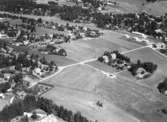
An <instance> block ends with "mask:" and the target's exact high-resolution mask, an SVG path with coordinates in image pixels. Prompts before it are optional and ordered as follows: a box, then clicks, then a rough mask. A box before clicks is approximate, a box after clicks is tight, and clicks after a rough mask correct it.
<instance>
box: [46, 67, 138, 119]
mask: <svg viewBox="0 0 167 122" xmlns="http://www.w3.org/2000/svg"><path fill="white" fill-rule="evenodd" d="M44 82H45V81H44ZM104 82H109V83H110V79H108V78H106V77H105V76H104V75H103V74H101V73H100V72H99V71H95V70H94V69H91V68H89V67H87V66H82V65H77V66H75V67H70V68H68V69H65V70H64V71H63V72H62V73H61V74H59V75H57V76H55V77H53V78H51V79H49V81H47V83H48V84H52V85H54V86H55V87H54V88H53V89H52V90H51V91H49V92H47V93H46V94H44V95H43V96H44V97H47V98H49V99H52V100H53V101H54V102H55V103H57V104H59V105H63V106H65V107H67V108H69V109H70V110H72V111H74V112H76V111H80V112H81V113H82V114H83V115H85V116H86V117H88V118H89V119H91V120H95V119H97V120H98V121H100V122H112V121H115V122H125V121H127V122H137V119H136V118H134V117H132V116H131V115H130V114H128V113H126V112H124V111H123V110H121V109H119V108H117V107H116V106H115V105H113V104H112V102H110V101H107V100H105V99H102V96H101V93H98V91H99V90H98V89H99V88H98V87H100V85H101V84H103V83H104ZM97 100H100V101H101V100H102V101H103V103H104V107H103V108H99V107H97V106H96V105H95V103H96V102H97Z"/></svg>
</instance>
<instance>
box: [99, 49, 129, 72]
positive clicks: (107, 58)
mask: <svg viewBox="0 0 167 122" xmlns="http://www.w3.org/2000/svg"><path fill="white" fill-rule="evenodd" d="M98 61H100V62H103V63H105V64H108V65H110V66H112V67H114V68H116V69H117V70H124V69H128V68H130V59H129V58H128V57H126V56H124V55H122V54H120V53H119V52H118V51H105V52H104V54H103V56H101V57H99V58H98Z"/></svg>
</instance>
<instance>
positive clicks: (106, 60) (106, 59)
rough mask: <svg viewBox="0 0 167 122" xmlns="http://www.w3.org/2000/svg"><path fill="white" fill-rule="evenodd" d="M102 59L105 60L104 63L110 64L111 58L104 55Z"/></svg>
mask: <svg viewBox="0 0 167 122" xmlns="http://www.w3.org/2000/svg"><path fill="white" fill-rule="evenodd" d="M102 58H103V62H104V63H106V64H108V63H109V61H110V60H109V57H108V56H106V55H104V56H103V57H102Z"/></svg>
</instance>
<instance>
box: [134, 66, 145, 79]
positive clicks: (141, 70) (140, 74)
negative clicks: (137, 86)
mask: <svg viewBox="0 0 167 122" xmlns="http://www.w3.org/2000/svg"><path fill="white" fill-rule="evenodd" d="M146 75H148V73H147V71H146V70H145V69H144V68H142V67H140V68H138V69H137V71H136V77H137V78H139V79H143V78H144V77H145V76H146Z"/></svg>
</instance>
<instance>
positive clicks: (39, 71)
mask: <svg viewBox="0 0 167 122" xmlns="http://www.w3.org/2000/svg"><path fill="white" fill-rule="evenodd" d="M33 75H37V76H42V71H41V69H40V68H35V69H34V70H33Z"/></svg>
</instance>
